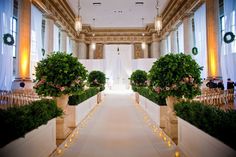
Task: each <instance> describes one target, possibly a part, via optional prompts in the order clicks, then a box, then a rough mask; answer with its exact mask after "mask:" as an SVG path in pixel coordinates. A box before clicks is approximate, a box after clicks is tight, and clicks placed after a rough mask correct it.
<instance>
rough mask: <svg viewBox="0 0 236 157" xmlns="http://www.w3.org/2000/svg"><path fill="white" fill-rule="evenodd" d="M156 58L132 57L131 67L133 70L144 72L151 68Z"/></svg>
mask: <svg viewBox="0 0 236 157" xmlns="http://www.w3.org/2000/svg"><path fill="white" fill-rule="evenodd" d="M156 60H157V59H156V58H145V59H133V60H132V62H133V65H132V69H133V71H135V70H138V69H139V70H144V71H146V72H149V70H150V69H151V68H152V66H153V63H154V62H155V61H156Z"/></svg>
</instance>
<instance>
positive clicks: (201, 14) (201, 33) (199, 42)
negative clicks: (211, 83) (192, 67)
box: [193, 4, 207, 78]
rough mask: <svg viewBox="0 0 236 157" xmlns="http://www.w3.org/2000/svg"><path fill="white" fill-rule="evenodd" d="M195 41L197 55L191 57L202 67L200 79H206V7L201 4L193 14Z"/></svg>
mask: <svg viewBox="0 0 236 157" xmlns="http://www.w3.org/2000/svg"><path fill="white" fill-rule="evenodd" d="M194 28H195V32H194V33H195V41H196V45H195V46H196V47H197V49H198V54H197V55H193V58H194V59H195V60H196V62H197V63H198V64H199V65H200V66H203V71H202V72H201V78H207V47H206V5H205V4H203V5H202V6H201V7H199V8H198V9H197V10H196V11H195V12H194Z"/></svg>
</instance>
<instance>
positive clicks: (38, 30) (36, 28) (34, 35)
mask: <svg viewBox="0 0 236 157" xmlns="http://www.w3.org/2000/svg"><path fill="white" fill-rule="evenodd" d="M42 18H43V16H42V12H41V11H40V10H38V9H37V8H36V7H35V6H34V5H31V53H30V63H31V64H30V69H31V70H30V71H31V79H34V78H35V76H34V74H35V66H36V65H37V62H39V61H40V60H41V59H42V57H43V55H42Z"/></svg>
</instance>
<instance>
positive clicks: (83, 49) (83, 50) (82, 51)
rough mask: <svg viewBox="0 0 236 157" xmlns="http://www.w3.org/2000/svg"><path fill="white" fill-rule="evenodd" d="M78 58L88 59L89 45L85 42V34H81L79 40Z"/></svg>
mask: <svg viewBox="0 0 236 157" xmlns="http://www.w3.org/2000/svg"><path fill="white" fill-rule="evenodd" d="M78 49H79V50H78V54H77V56H78V58H79V59H87V45H86V43H85V34H80V36H79V42H78Z"/></svg>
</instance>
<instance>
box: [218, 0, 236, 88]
mask: <svg viewBox="0 0 236 157" xmlns="http://www.w3.org/2000/svg"><path fill="white" fill-rule="evenodd" d="M235 14H236V1H235V0H224V18H225V32H233V33H234V34H236V26H235V22H236V15H235ZM235 68H236V40H234V42H232V43H229V44H227V43H225V42H224V41H222V47H221V72H222V76H223V80H224V84H225V85H226V81H227V78H231V80H233V81H236V71H235Z"/></svg>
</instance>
